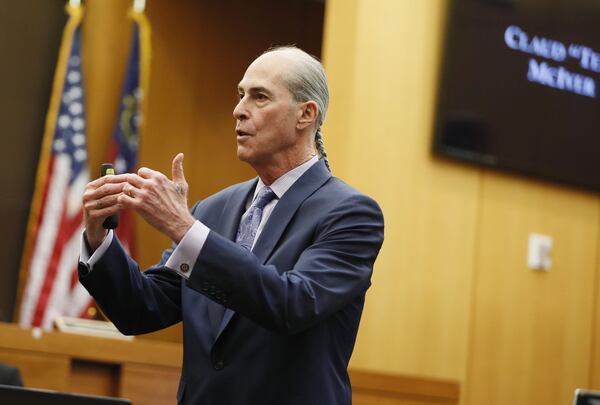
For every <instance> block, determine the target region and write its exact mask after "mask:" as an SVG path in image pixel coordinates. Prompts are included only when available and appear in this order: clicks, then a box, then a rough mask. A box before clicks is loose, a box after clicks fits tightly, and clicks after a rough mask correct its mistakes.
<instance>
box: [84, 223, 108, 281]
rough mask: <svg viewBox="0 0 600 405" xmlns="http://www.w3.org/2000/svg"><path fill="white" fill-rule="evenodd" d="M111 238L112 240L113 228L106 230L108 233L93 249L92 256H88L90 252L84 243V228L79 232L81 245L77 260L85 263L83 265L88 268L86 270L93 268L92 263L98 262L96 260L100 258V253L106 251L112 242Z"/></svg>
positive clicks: (102, 253)
mask: <svg viewBox="0 0 600 405" xmlns="http://www.w3.org/2000/svg"><path fill="white" fill-rule="evenodd" d="M112 240H113V230H112V229H110V230H109V231H108V233H107V234H106V236H105V237H104V240H103V241H102V243H101V244H100V246H98V249H96V250H95V251H94V253H92V256H91V257H90V252H89V250H88V248H87V244H86V243H85V230H84V231H83V233H82V234H81V242H80V246H81V247H80V249H79V261H80V262H81V263H83V264H85V266H86V267H87V268H88V271H92V269H93V268H94V265H95V264H96V263H98V260H100V258H101V257H102V255H104V252H106V251H107V250H108V247H109V246H110V244H111V243H112Z"/></svg>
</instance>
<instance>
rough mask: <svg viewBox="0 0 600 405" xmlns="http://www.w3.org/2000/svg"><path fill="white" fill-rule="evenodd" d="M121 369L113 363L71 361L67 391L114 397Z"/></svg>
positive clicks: (117, 392) (116, 394) (117, 393)
mask: <svg viewBox="0 0 600 405" xmlns="http://www.w3.org/2000/svg"><path fill="white" fill-rule="evenodd" d="M120 374H121V367H120V366H119V365H117V364H114V363H112V364H111V363H101V362H93V361H83V360H77V359H73V360H71V370H70V375H69V379H68V381H69V387H68V388H67V391H71V392H80V393H83V394H91V395H104V396H108V397H116V396H118V395H119V389H118V387H119V379H120Z"/></svg>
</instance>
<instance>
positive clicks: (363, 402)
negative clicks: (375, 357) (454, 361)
mask: <svg viewBox="0 0 600 405" xmlns="http://www.w3.org/2000/svg"><path fill="white" fill-rule="evenodd" d="M350 380H351V381H352V403H353V404H356V405H375V404H377V405H387V404H389V405H413V404H414V405H436V404H458V403H459V397H460V395H459V393H460V388H459V384H458V383H457V382H456V381H448V380H439V379H435V378H422V377H415V376H405V375H402V376H401V375H393V374H385V373H377V372H367V371H364V370H351V371H350Z"/></svg>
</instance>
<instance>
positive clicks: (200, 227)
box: [165, 221, 210, 280]
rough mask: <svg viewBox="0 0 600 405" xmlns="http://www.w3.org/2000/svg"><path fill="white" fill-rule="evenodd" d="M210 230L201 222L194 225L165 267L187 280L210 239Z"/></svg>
mask: <svg viewBox="0 0 600 405" xmlns="http://www.w3.org/2000/svg"><path fill="white" fill-rule="evenodd" d="M209 232H210V229H209V228H208V227H207V226H206V225H204V224H203V223H202V222H200V221H196V222H194V225H192V227H191V228H190V229H189V230H188V231H187V233H186V234H185V235H184V236H183V239H181V241H180V242H179V244H178V245H177V246H176V247H175V250H173V253H172V254H171V256H170V257H169V259H168V260H167V263H165V267H167V268H168V269H171V270H173V271H175V272H176V273H177V274H179V275H180V276H181V277H183V278H185V279H186V280H187V279H188V278H189V277H190V274H191V273H192V268H193V267H194V263H195V262H196V259H197V258H198V255H199V254H200V251H201V250H202V247H203V246H204V243H205V242H206V239H207V238H208V233H209Z"/></svg>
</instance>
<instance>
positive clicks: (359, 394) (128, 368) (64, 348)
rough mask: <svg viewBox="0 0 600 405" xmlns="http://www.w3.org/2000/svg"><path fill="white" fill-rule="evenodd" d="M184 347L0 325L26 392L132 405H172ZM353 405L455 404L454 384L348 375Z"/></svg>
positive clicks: (2, 358) (2, 348) (2, 353)
mask: <svg viewBox="0 0 600 405" xmlns="http://www.w3.org/2000/svg"><path fill="white" fill-rule="evenodd" d="M181 356H182V347H181V345H180V344H178V343H172V342H161V341H156V340H146V339H136V340H134V341H121V340H114V339H104V338H97V337H90V336H80V335H72V334H66V333H61V332H47V333H41V334H39V335H36V334H35V333H33V331H32V330H30V329H21V328H19V327H18V326H17V325H14V324H7V323H0V362H4V363H8V364H12V365H14V366H17V367H19V368H20V369H21V373H22V376H23V381H24V383H25V385H26V386H28V387H33V388H46V389H54V390H59V391H68V392H79V393H85V394H96V395H107V396H116V397H124V398H129V399H131V400H132V402H133V404H134V405H142V404H143V405H163V404H173V403H175V393H176V391H177V384H178V380H179V373H180V364H181ZM350 377H351V380H352V386H353V403H354V404H355V405H374V404H379V405H409V404H410V405H417V404H418V405H439V404H458V398H459V386H458V384H457V383H456V382H452V381H442V380H436V379H430V378H422V377H411V376H398V375H389V374H382V373H375V372H370V371H361V370H351V371H350Z"/></svg>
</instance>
